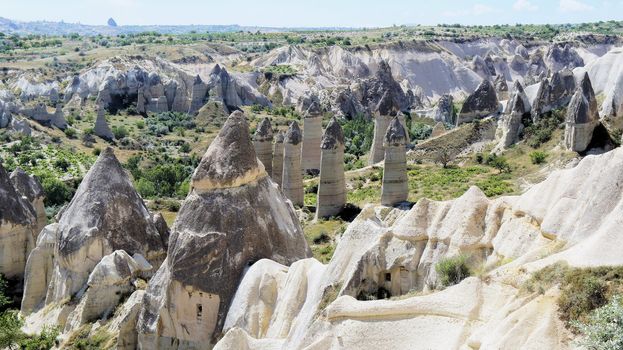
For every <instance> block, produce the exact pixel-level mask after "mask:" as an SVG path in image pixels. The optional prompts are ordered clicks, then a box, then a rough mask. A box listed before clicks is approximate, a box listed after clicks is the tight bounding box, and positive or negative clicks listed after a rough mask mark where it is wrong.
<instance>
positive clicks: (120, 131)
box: [112, 125, 128, 140]
mask: <svg viewBox="0 0 623 350" xmlns="http://www.w3.org/2000/svg"><path fill="white" fill-rule="evenodd" d="M112 134H113V135H114V136H115V138H116V139H117V140H121V139H122V138H124V137H127V136H128V129H126V127H125V126H123V125H120V126H113V127H112Z"/></svg>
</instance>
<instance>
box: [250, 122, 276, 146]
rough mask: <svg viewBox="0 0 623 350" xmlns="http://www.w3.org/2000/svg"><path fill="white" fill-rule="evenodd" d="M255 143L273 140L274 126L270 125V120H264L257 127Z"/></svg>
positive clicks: (254, 136) (254, 137)
mask: <svg viewBox="0 0 623 350" xmlns="http://www.w3.org/2000/svg"><path fill="white" fill-rule="evenodd" d="M253 140H255V141H272V140H273V126H272V125H271V124H270V119H268V118H264V119H262V121H261V122H260V124H259V125H258V126H257V129H256V130H255V135H253Z"/></svg>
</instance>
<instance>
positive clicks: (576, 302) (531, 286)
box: [522, 263, 623, 331]
mask: <svg viewBox="0 0 623 350" xmlns="http://www.w3.org/2000/svg"><path fill="white" fill-rule="evenodd" d="M553 286H558V287H559V289H560V296H559V298H558V310H559V317H560V319H561V320H563V321H565V323H566V325H567V326H568V327H569V328H570V329H572V330H576V331H577V330H578V329H582V328H581V327H579V328H578V327H575V328H574V327H573V325H574V324H576V325H577V322H580V323H583V324H590V323H591V322H594V320H592V319H591V317H592V316H591V314H592V312H593V311H594V310H596V309H598V308H601V307H603V306H605V305H607V304H608V303H610V302H612V301H613V300H615V299H616V298H617V296H618V295H621V294H622V293H623V267H592V268H573V267H570V266H569V265H567V264H565V263H556V264H553V265H550V266H547V267H545V268H543V269H541V270H539V271H537V272H535V273H533V274H532V276H531V277H530V279H529V280H528V281H526V283H525V284H524V285H523V286H522V289H523V290H524V291H526V292H529V293H539V294H544V293H545V292H546V291H547V290H549V289H550V288H552V287H553ZM619 301H620V300H619Z"/></svg>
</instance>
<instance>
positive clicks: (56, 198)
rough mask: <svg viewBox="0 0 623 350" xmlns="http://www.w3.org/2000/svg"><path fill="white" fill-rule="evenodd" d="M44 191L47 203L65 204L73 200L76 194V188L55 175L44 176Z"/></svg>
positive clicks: (42, 183)
mask: <svg viewBox="0 0 623 350" xmlns="http://www.w3.org/2000/svg"><path fill="white" fill-rule="evenodd" d="M41 186H43V192H44V193H45V200H44V202H45V205H46V206H54V205H63V204H65V203H67V202H69V201H70V200H71V198H72V197H73V195H74V189H72V188H71V187H69V186H68V185H67V184H66V183H64V182H63V181H61V180H59V179H56V178H54V177H49V176H48V177H44V178H43V179H42V180H41Z"/></svg>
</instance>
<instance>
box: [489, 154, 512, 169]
mask: <svg viewBox="0 0 623 350" xmlns="http://www.w3.org/2000/svg"><path fill="white" fill-rule="evenodd" d="M486 163H487V165H489V166H491V167H494V168H496V169H497V170H498V171H499V172H500V173H510V172H511V166H510V164H509V163H508V160H507V159H506V157H504V156H498V155H496V154H490V155H489V156H488V157H487V159H486Z"/></svg>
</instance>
